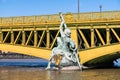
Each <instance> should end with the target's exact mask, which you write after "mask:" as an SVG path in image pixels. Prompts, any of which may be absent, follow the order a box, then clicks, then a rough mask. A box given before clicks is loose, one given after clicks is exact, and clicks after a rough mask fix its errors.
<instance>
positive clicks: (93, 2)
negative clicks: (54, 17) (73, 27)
mask: <svg viewBox="0 0 120 80" xmlns="http://www.w3.org/2000/svg"><path fill="white" fill-rule="evenodd" d="M79 1H80V3H79V4H80V12H99V11H100V8H99V6H100V5H102V11H114V10H120V0H79ZM59 12H62V13H68V12H71V13H77V12H78V0H0V17H11V16H32V15H47V14H58V13H59Z"/></svg>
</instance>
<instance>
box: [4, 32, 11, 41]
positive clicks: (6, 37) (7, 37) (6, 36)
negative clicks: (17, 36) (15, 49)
mask: <svg viewBox="0 0 120 80" xmlns="http://www.w3.org/2000/svg"><path fill="white" fill-rule="evenodd" d="M9 34H10V32H7V34H6V36H5V38H4V40H3V43H5V41H6V40H7V38H8V36H9Z"/></svg>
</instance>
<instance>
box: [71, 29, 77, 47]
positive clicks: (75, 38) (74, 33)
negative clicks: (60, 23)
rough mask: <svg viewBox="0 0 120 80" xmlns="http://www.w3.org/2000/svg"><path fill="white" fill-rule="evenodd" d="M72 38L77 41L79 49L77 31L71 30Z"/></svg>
mask: <svg viewBox="0 0 120 80" xmlns="http://www.w3.org/2000/svg"><path fill="white" fill-rule="evenodd" d="M71 38H72V39H73V40H74V41H75V43H76V45H77V47H78V37H77V29H74V30H73V29H72V30H71Z"/></svg>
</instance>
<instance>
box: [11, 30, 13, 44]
mask: <svg viewBox="0 0 120 80" xmlns="http://www.w3.org/2000/svg"><path fill="white" fill-rule="evenodd" d="M13 43H14V33H13V31H12V30H11V44H13Z"/></svg>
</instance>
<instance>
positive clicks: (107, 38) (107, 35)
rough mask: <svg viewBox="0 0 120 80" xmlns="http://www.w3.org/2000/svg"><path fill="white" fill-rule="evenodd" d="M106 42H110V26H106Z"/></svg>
mask: <svg viewBox="0 0 120 80" xmlns="http://www.w3.org/2000/svg"><path fill="white" fill-rule="evenodd" d="M106 42H107V45H109V44H110V29H109V28H106Z"/></svg>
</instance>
